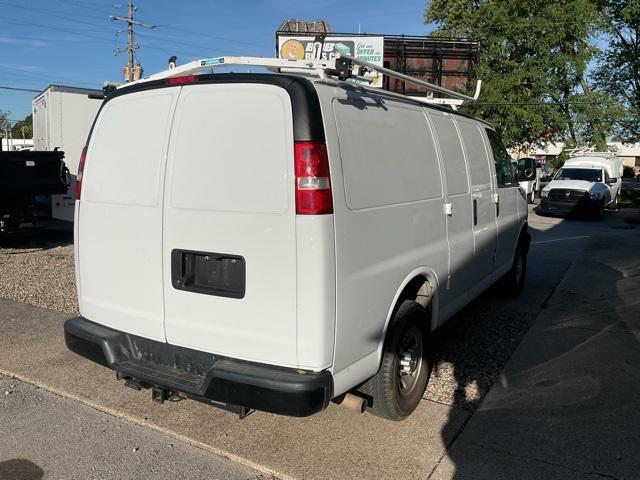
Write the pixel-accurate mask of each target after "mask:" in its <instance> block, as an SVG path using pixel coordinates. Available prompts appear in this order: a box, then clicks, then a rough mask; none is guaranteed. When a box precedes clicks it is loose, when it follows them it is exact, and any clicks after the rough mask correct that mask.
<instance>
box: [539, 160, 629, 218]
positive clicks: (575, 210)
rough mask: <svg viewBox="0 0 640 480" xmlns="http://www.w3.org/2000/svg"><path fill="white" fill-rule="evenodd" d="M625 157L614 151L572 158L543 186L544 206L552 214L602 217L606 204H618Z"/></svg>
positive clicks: (614, 206) (542, 210)
mask: <svg viewBox="0 0 640 480" xmlns="http://www.w3.org/2000/svg"><path fill="white" fill-rule="evenodd" d="M621 186H622V161H621V160H620V159H619V157H616V156H612V155H610V154H606V155H605V154H602V155H600V156H599V155H598V154H596V153H589V154H588V155H585V156H583V155H581V156H578V157H574V158H570V159H568V160H567V161H566V162H565V163H564V166H563V167H562V168H561V169H560V170H558V172H556V174H555V176H554V177H553V180H552V181H551V182H550V183H549V184H548V185H547V186H546V187H545V188H544V189H543V190H542V193H541V197H542V198H541V202H540V209H541V212H542V213H550V214H561V215H566V214H581V213H586V214H591V215H592V216H594V217H595V218H598V219H602V217H603V215H604V211H605V208H607V207H609V208H614V209H617V208H618V201H619V197H620V190H621Z"/></svg>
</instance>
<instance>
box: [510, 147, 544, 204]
mask: <svg viewBox="0 0 640 480" xmlns="http://www.w3.org/2000/svg"><path fill="white" fill-rule="evenodd" d="M516 169H517V172H518V174H519V175H520V177H522V178H531V180H522V181H520V182H519V184H520V188H522V190H523V191H524V194H525V196H526V198H527V203H533V200H534V199H535V197H536V195H537V194H538V193H539V192H540V190H541V189H542V185H541V182H542V180H543V176H544V169H543V168H542V165H541V164H540V162H537V161H536V160H535V159H533V158H520V159H518V160H517V161H516Z"/></svg>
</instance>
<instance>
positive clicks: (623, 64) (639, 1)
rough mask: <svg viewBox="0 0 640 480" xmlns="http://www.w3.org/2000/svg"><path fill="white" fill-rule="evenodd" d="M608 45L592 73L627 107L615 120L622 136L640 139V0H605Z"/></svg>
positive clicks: (597, 82) (599, 86) (598, 83)
mask: <svg viewBox="0 0 640 480" xmlns="http://www.w3.org/2000/svg"><path fill="white" fill-rule="evenodd" d="M602 10H603V13H604V16H605V18H606V31H607V36H608V40H609V45H608V48H607V49H605V50H604V52H603V53H602V55H601V56H600V58H599V61H598V66H597V68H596V69H595V71H594V72H593V74H592V78H593V81H594V84H595V87H596V89H597V90H598V91H600V92H604V93H606V94H609V95H610V96H611V97H613V98H614V99H615V100H617V101H618V102H619V103H620V105H621V106H622V108H623V109H624V115H623V116H622V117H621V118H619V119H617V121H615V129H616V133H618V135H619V136H620V138H621V139H622V140H626V141H638V140H640V0H605V1H603V5H602Z"/></svg>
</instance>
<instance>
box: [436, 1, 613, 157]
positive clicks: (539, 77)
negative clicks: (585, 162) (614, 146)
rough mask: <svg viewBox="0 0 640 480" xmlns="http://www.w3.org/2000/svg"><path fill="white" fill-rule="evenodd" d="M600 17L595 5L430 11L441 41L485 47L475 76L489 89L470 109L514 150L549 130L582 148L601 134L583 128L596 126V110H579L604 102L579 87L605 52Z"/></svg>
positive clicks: (439, 6) (440, 7) (484, 4)
mask: <svg viewBox="0 0 640 480" xmlns="http://www.w3.org/2000/svg"><path fill="white" fill-rule="evenodd" d="M600 18H601V16H600V11H599V9H598V6H597V5H596V3H595V1H593V0H565V1H560V0H550V1H546V2H540V1H537V0H431V1H430V2H428V3H427V7H426V9H425V21H426V22H427V23H430V22H435V23H436V24H437V25H438V27H439V28H438V31H437V32H436V34H437V35H447V36H458V37H466V38H473V39H477V40H479V41H480V42H481V50H480V61H479V63H478V65H477V67H476V71H475V73H476V76H477V78H480V79H482V81H483V91H482V93H481V96H480V100H479V102H477V103H475V104H471V105H469V106H467V107H466V110H467V111H468V112H469V113H471V114H473V115H477V116H480V117H482V118H484V119H486V120H488V121H489V122H490V123H492V124H493V125H494V126H495V127H496V128H497V130H498V131H499V133H500V134H501V135H502V137H503V139H504V141H505V143H507V144H508V145H510V146H514V145H527V144H529V145H530V144H534V143H537V142H538V141H539V140H540V139H541V138H542V137H544V136H545V135H547V134H548V132H555V135H556V136H558V137H560V138H563V139H564V138H566V139H569V140H571V141H573V142H574V143H576V142H578V140H582V137H583V135H585V134H586V135H587V136H593V135H592V134H593V133H594V128H587V129H585V128H583V125H582V124H581V123H580V124H578V122H583V121H585V117H589V118H587V119H586V120H587V122H590V121H591V115H592V113H593V112H592V111H593V110H594V108H590V109H584V108H582V109H576V108H575V107H576V106H577V105H587V104H588V105H590V106H592V107H594V106H597V104H598V103H600V101H601V99H599V100H594V99H593V95H590V94H586V93H580V89H579V88H580V87H581V82H582V81H583V80H584V79H585V72H586V69H587V65H588V63H589V61H590V60H591V59H592V58H593V56H594V55H595V54H596V53H597V50H596V49H595V47H594V46H593V39H594V37H595V34H596V32H597V28H598V25H599V21H600ZM601 116H602V115H601V112H598V115H597V117H598V118H599V117H601ZM593 127H596V129H598V127H599V128H600V129H601V128H605V129H606V123H605V124H604V125H599V124H598V123H597V122H595V123H594V124H593ZM596 133H597V135H595V136H598V137H604V135H606V132H601V131H598V132H596Z"/></svg>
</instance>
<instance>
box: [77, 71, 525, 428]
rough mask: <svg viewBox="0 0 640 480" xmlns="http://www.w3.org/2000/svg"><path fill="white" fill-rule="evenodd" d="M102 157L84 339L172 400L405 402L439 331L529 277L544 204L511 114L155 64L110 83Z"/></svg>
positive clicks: (82, 271) (383, 405) (84, 233)
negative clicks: (150, 76)
mask: <svg viewBox="0 0 640 480" xmlns="http://www.w3.org/2000/svg"><path fill="white" fill-rule="evenodd" d="M81 163H82V167H81V173H80V175H79V177H78V180H79V181H78V191H77V197H78V200H77V202H76V209H75V212H76V213H75V215H76V219H75V254H76V276H77V286H78V298H79V303H80V314H81V316H79V317H76V318H73V319H70V320H68V321H67V322H66V324H65V337H66V342H67V345H68V347H69V348H70V349H71V350H73V351H75V352H77V353H79V354H81V355H83V356H85V357H87V358H90V359H92V360H94V361H97V362H99V363H102V364H104V365H105V366H108V367H110V368H112V369H114V370H116V371H117V372H118V376H119V378H123V379H124V380H125V381H126V384H127V385H129V386H132V387H134V388H137V389H140V388H152V390H153V398H154V399H156V400H160V401H162V400H164V399H166V398H168V396H170V395H171V394H173V393H175V392H180V393H181V394H183V395H186V396H188V397H191V398H194V399H197V400H200V401H204V402H207V403H211V404H214V405H217V406H221V407H226V408H230V409H235V407H234V406H238V407H243V408H241V409H240V410H239V411H240V412H246V409H249V408H250V409H258V410H264V411H269V412H274V413H278V414H286V415H293V416H305V415H310V414H313V413H315V412H318V411H320V410H322V409H324V408H326V407H327V405H328V403H329V402H330V401H331V400H332V399H340V400H341V399H344V398H345V394H347V395H349V397H347V398H351V399H353V398H364V399H365V400H366V402H365V401H363V402H362V404H363V405H364V404H365V403H366V406H367V407H368V408H369V410H370V411H371V412H372V413H374V414H376V415H379V416H382V417H385V418H389V419H394V420H399V419H403V418H405V417H407V416H408V415H409V414H410V413H411V412H412V411H413V410H414V409H415V408H416V406H417V405H418V402H419V401H420V399H421V397H422V395H423V393H424V390H425V386H426V384H427V380H428V375H429V356H428V352H427V349H426V341H425V339H426V336H427V335H428V334H429V332H431V331H432V330H434V329H435V328H437V327H438V326H439V325H441V324H443V323H444V322H445V321H446V320H447V319H448V318H449V317H451V316H452V315H453V314H454V313H456V312H457V311H458V310H460V309H461V308H462V307H464V306H465V305H466V304H468V303H469V302H470V301H471V299H473V298H474V297H476V296H477V295H478V294H480V293H481V292H482V291H484V290H485V289H487V288H488V287H489V286H490V285H492V284H493V283H494V282H496V281H497V280H499V279H504V282H505V283H504V288H505V289H507V290H509V291H510V292H512V293H518V292H519V291H520V289H521V288H522V284H523V281H524V276H525V270H526V255H527V252H528V247H529V234H528V233H527V204H526V201H525V199H524V197H523V195H522V194H521V192H520V191H519V189H518V179H517V178H516V177H515V174H514V171H513V169H512V166H511V163H510V161H509V157H508V155H507V152H506V151H505V149H504V147H503V146H502V144H501V143H500V140H499V138H498V135H497V134H496V133H495V131H494V130H493V129H492V128H491V126H489V125H488V124H486V123H483V122H481V121H478V120H475V119H472V118H469V117H466V116H464V115H461V114H457V113H454V112H453V111H451V110H449V109H447V108H445V107H436V106H428V105H425V104H424V103H420V102H418V101H415V100H412V99H409V98H407V97H404V96H402V95H397V94H392V93H388V92H385V91H380V90H373V89H369V88H365V87H361V86H355V85H353V84H350V83H347V82H344V81H340V80H337V79H334V78H332V77H330V76H329V77H327V76H320V77H319V78H316V77H313V76H304V75H294V74H269V73H264V74H258V73H245V74H215V75H213V74H203V75H186V76H179V77H169V78H162V79H159V80H147V81H143V82H139V83H137V84H133V85H130V86H125V87H123V88H120V89H118V90H116V91H115V92H114V93H112V94H111V95H110V96H108V97H107V99H106V101H105V103H104V105H103V106H102V108H101V110H100V112H99V114H98V116H97V118H96V121H95V124H94V126H93V129H92V133H91V134H90V139H89V141H88V145H87V147H86V148H85V152H84V154H83V157H82V161H81ZM123 171H126V172H127V175H124V176H123V175H122V172H123ZM354 394H355V397H354V396H353V395H354Z"/></svg>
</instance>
